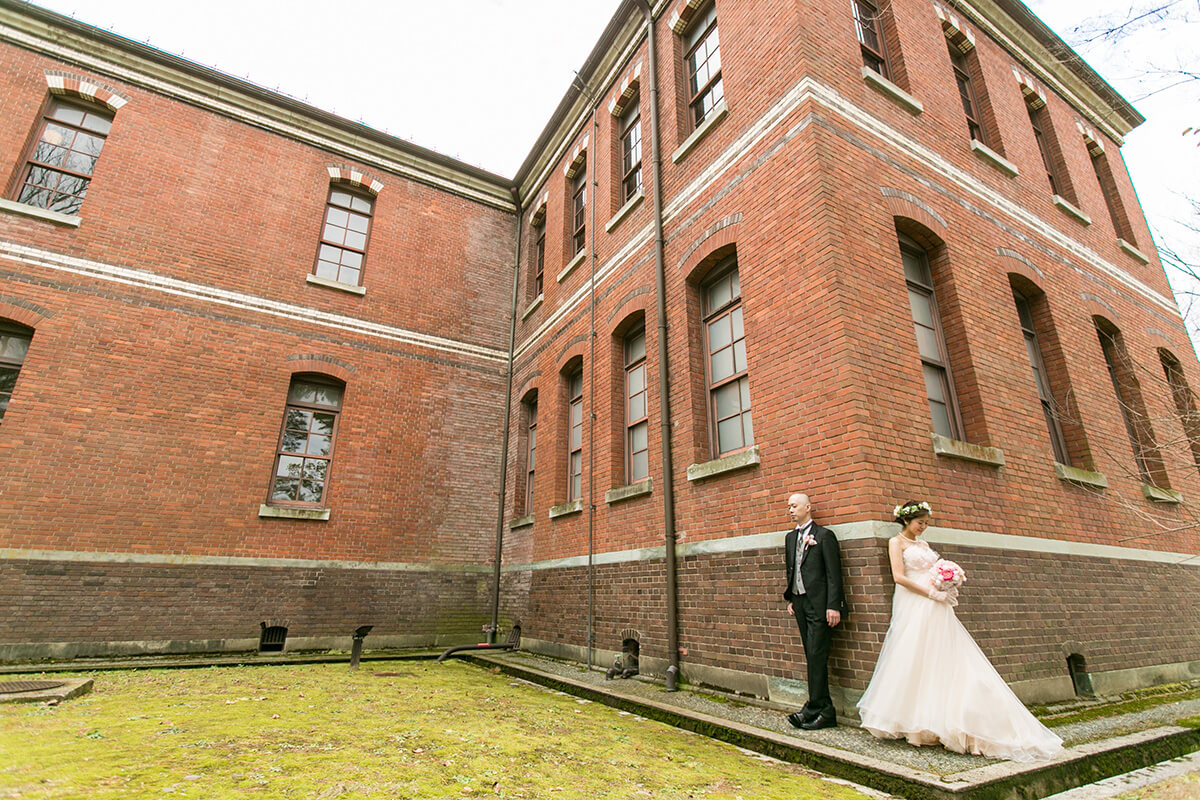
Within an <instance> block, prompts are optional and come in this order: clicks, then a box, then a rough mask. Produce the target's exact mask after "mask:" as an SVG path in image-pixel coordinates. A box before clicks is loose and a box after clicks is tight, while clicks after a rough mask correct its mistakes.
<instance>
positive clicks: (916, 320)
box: [900, 235, 964, 441]
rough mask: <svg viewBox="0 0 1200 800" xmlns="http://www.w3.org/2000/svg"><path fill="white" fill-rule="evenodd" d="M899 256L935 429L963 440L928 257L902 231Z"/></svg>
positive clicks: (947, 435) (941, 433) (950, 436)
mask: <svg viewBox="0 0 1200 800" xmlns="http://www.w3.org/2000/svg"><path fill="white" fill-rule="evenodd" d="M900 258H901V260H902V261H903V262H904V278H905V281H906V282H907V283H908V305H909V308H910V309H911V310H912V317H913V329H914V330H915V331H916V334H917V351H918V352H919V353H920V356H921V371H922V372H923V374H924V376H925V394H926V397H928V399H929V414H930V417H931V418H932V419H933V430H934V433H937V434H940V435H942V436H946V437H948V438H950V439H958V440H960V441H961V440H963V438H964V436H963V426H962V421H961V419H960V418H959V413H958V403H957V402H956V400H955V397H954V383H953V381H952V380H951V375H950V358H949V356H948V355H947V351H946V337H945V334H944V333H943V332H942V323H941V319H940V318H939V316H938V308H937V298H936V296H935V295H934V291H933V271H932V270H931V269H930V268H929V257H928V256H927V255H926V253H925V250H924V249H923V248H922V247H921V246H920V245H919V244H917V243H916V241H914V240H913V239H910V238H909V237H907V236H904V235H901V236H900Z"/></svg>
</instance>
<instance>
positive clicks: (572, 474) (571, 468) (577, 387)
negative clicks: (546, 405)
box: [567, 364, 583, 500]
mask: <svg viewBox="0 0 1200 800" xmlns="http://www.w3.org/2000/svg"><path fill="white" fill-rule="evenodd" d="M581 497H583V365H582V364H580V365H579V366H577V367H575V368H574V369H573V370H571V371H570V372H569V373H568V374H567V499H568V500H578V499H580V498H581Z"/></svg>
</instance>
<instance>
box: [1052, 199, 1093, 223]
mask: <svg viewBox="0 0 1200 800" xmlns="http://www.w3.org/2000/svg"><path fill="white" fill-rule="evenodd" d="M1054 205H1056V206H1058V208H1059V210H1060V211H1062V212H1063V213H1064V214H1066V215H1067V216H1068V217H1074V218H1075V219H1077V220H1079V221H1080V222H1082V223H1083V224H1084V225H1091V224H1092V218H1091V217H1089V216H1088V215H1087V214H1085V213H1083V211H1082V210H1081V209H1080V208H1079V207H1078V206H1076V205H1075V204H1074V203H1072V202H1071V201H1070V200H1068V199H1067V198H1065V197H1063V196H1061V195H1057V194H1056V195H1054Z"/></svg>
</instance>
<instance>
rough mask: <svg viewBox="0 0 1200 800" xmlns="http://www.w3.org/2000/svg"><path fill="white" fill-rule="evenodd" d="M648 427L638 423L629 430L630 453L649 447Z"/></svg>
mask: <svg viewBox="0 0 1200 800" xmlns="http://www.w3.org/2000/svg"><path fill="white" fill-rule="evenodd" d="M649 435H650V425H649V423H646V422H640V423H638V424H637V425H634V426H633V427H632V428H630V429H629V449H630V451H631V452H634V453H636V452H638V451H639V450H645V449H646V448H647V447H648V446H649Z"/></svg>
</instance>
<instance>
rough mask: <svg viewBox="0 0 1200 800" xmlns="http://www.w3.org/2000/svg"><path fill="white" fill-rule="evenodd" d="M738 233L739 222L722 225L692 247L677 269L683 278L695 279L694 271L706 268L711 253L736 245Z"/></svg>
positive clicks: (739, 229) (739, 230)
mask: <svg viewBox="0 0 1200 800" xmlns="http://www.w3.org/2000/svg"><path fill="white" fill-rule="evenodd" d="M739 217H740V215H739ZM740 233H741V224H740V222H732V223H729V224H726V225H722V227H721V228H720V229H719V230H716V231H713V232H712V233H711V234H709V235H708V236H706V237H704V238H703V239H701V240H700V241H698V242H696V243H695V244H694V245H692V249H691V252H689V253H688V254H687V255H686V256H685V257H684V259H683V260H682V261H681V262H680V263H679V269H680V270H681V271H682V272H683V276H684V278H685V279H686V280H688V281H691V280H692V279H693V277H697V276H696V270H697V269H698V268H700V267H702V266H708V264H707V262H708V260H709V257H710V256H712V254H713V253H715V252H717V251H718V250H721V249H722V248H725V247H728V246H729V245H736V244H737V241H738V238H739V235H740Z"/></svg>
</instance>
